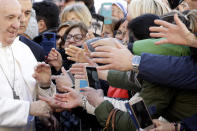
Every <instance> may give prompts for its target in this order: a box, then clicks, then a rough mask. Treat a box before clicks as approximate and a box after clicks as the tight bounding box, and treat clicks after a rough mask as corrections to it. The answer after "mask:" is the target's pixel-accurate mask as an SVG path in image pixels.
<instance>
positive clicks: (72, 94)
mask: <svg viewBox="0 0 197 131" xmlns="http://www.w3.org/2000/svg"><path fill="white" fill-rule="evenodd" d="M64 92H67V93H64V94H56V95H55V100H56V101H58V102H57V103H56V104H57V105H59V107H60V108H63V109H72V108H76V107H78V106H82V95H81V94H79V93H78V92H77V91H76V90H75V89H73V88H68V87H64Z"/></svg>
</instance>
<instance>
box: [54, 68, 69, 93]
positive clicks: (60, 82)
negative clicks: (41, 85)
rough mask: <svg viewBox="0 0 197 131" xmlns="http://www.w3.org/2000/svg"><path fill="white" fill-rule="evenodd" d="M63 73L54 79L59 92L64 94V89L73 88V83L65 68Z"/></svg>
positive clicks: (62, 69)
mask: <svg viewBox="0 0 197 131" xmlns="http://www.w3.org/2000/svg"><path fill="white" fill-rule="evenodd" d="M61 71H62V74H61V75H58V76H52V79H53V80H55V82H56V87H57V90H58V91H60V92H63V91H64V90H63V88H64V87H73V82H72V80H71V78H70V76H69V75H68V73H67V71H66V70H65V69H64V67H62V68H61Z"/></svg>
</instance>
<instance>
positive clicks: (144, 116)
mask: <svg viewBox="0 0 197 131" xmlns="http://www.w3.org/2000/svg"><path fill="white" fill-rule="evenodd" d="M129 104H130V107H131V110H132V112H133V114H134V117H135V119H136V122H137V123H138V125H139V128H140V130H144V131H146V130H148V129H152V128H154V125H153V122H152V118H151V116H150V113H149V111H148V109H147V107H146V105H145V103H144V101H143V99H142V98H141V97H136V98H135V99H133V100H132V101H130V102H129Z"/></svg>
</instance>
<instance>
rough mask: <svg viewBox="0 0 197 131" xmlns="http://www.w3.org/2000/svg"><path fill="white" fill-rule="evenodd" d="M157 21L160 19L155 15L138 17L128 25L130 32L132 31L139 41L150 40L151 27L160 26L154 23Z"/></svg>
mask: <svg viewBox="0 0 197 131" xmlns="http://www.w3.org/2000/svg"><path fill="white" fill-rule="evenodd" d="M156 19H160V18H159V16H158V15H154V14H144V15H141V16H138V17H136V18H135V19H133V20H132V21H130V22H129V23H128V30H130V31H131V32H132V33H133V34H134V36H135V38H137V39H138V40H142V39H148V38H150V31H149V28H150V27H151V26H158V25H156V24H155V23H154V20H156Z"/></svg>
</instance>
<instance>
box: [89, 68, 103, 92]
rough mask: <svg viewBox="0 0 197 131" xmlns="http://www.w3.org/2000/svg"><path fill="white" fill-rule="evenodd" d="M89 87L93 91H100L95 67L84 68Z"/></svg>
mask: <svg viewBox="0 0 197 131" xmlns="http://www.w3.org/2000/svg"><path fill="white" fill-rule="evenodd" d="M86 72H87V77H88V82H89V86H90V87H92V88H94V89H101V85H100V81H99V78H98V73H97V70H96V67H86Z"/></svg>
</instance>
